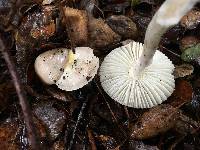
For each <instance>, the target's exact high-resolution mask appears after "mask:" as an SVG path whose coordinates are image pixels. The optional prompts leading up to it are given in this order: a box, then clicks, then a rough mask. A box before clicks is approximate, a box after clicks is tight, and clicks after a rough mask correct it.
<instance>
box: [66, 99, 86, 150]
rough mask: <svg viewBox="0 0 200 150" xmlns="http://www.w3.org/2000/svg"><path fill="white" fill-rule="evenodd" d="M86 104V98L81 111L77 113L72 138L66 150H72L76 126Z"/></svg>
mask: <svg viewBox="0 0 200 150" xmlns="http://www.w3.org/2000/svg"><path fill="white" fill-rule="evenodd" d="M87 102H88V98H87V100H86V101H85V102H83V105H82V107H81V110H80V112H79V115H78V119H77V121H76V124H75V127H74V130H73V133H72V138H71V140H70V143H69V147H68V149H67V150H72V147H73V144H74V139H75V136H76V132H77V128H78V126H79V124H80V121H81V119H82V118H83V112H84V110H85V109H86V106H87Z"/></svg>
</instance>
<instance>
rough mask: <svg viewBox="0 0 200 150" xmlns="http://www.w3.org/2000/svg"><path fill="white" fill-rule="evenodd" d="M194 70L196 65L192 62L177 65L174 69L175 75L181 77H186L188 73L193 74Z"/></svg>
mask: <svg viewBox="0 0 200 150" xmlns="http://www.w3.org/2000/svg"><path fill="white" fill-rule="evenodd" d="M193 71H194V67H193V66H192V65H190V64H182V65H179V66H175V69H174V73H173V74H174V77H175V79H176V78H181V77H185V76H188V75H191V74H192V73H193Z"/></svg>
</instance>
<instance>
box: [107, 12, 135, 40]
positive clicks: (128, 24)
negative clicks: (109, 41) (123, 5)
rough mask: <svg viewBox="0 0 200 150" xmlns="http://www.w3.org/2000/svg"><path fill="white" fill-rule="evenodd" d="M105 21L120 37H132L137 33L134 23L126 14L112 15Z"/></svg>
mask: <svg viewBox="0 0 200 150" xmlns="http://www.w3.org/2000/svg"><path fill="white" fill-rule="evenodd" d="M106 22H107V23H108V25H109V26H110V27H111V29H112V30H113V31H114V32H116V33H118V34H119V35H120V36H122V38H131V39H134V38H136V37H137V35H138V33H137V32H138V31H137V27H136V24H135V23H134V22H133V21H132V20H131V19H130V18H128V17H126V16H123V15H120V16H116V15H113V16H110V17H109V18H107V19H106Z"/></svg>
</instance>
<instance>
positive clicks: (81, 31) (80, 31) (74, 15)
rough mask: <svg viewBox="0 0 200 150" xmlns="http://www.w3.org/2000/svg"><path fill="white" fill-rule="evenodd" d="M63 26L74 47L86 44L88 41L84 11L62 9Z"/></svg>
mask: <svg viewBox="0 0 200 150" xmlns="http://www.w3.org/2000/svg"><path fill="white" fill-rule="evenodd" d="M63 9H64V15H65V19H66V20H65V24H66V28H67V31H69V32H70V34H69V36H70V37H71V40H73V42H74V44H75V45H76V46H82V45H85V44H86V43H87V39H88V28H87V25H88V17H87V13H86V11H84V10H78V9H73V8H70V7H64V8H63Z"/></svg>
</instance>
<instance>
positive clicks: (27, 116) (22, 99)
mask: <svg viewBox="0 0 200 150" xmlns="http://www.w3.org/2000/svg"><path fill="white" fill-rule="evenodd" d="M0 51H1V53H2V55H3V58H4V59H5V62H6V64H7V67H8V69H9V72H10V75H11V77H12V80H13V83H14V86H15V89H16V92H17V95H18V98H19V103H20V106H21V108H22V112H23V115H24V121H25V124H26V128H27V131H28V136H29V142H30V145H31V148H32V149H33V150H38V149H39V143H38V142H37V140H36V135H35V133H36V132H35V129H34V124H33V121H32V113H31V111H30V107H29V104H28V102H27V99H26V95H25V93H24V91H23V88H22V85H21V83H20V79H19V76H18V74H17V71H16V67H15V65H14V62H13V60H12V58H11V56H10V55H9V53H8V50H7V49H6V47H5V45H4V43H3V40H2V39H1V38H0Z"/></svg>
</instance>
